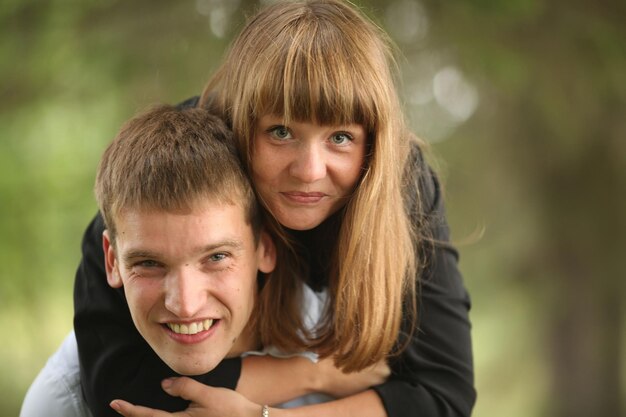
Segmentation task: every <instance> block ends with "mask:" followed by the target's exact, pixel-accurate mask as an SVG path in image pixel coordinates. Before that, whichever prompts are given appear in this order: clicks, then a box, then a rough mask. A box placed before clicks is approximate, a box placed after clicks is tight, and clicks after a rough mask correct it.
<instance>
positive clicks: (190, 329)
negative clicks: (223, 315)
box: [167, 319, 213, 334]
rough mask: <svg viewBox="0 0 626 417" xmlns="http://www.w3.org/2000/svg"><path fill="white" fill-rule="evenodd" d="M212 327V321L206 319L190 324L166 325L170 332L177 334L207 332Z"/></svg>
mask: <svg viewBox="0 0 626 417" xmlns="http://www.w3.org/2000/svg"><path fill="white" fill-rule="evenodd" d="M212 325H213V319H206V320H204V321H198V322H195V323H190V324H178V323H167V327H169V328H170V330H171V331H173V332H174V333H178V334H196V333H200V332H202V331H204V330H209V329H210V328H211V326H212Z"/></svg>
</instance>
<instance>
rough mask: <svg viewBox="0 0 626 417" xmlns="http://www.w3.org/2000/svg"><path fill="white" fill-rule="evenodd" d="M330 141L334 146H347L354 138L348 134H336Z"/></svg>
mask: <svg viewBox="0 0 626 417" xmlns="http://www.w3.org/2000/svg"><path fill="white" fill-rule="evenodd" d="M330 141H331V142H332V143H333V144H334V145H347V144H348V143H350V142H351V141H352V136H350V135H349V134H347V133H335V134H334V135H332V136H331V137H330Z"/></svg>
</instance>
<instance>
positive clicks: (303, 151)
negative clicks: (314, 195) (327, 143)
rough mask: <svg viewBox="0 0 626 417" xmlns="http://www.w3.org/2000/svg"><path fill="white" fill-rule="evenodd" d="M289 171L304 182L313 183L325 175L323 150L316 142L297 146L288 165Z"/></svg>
mask: <svg viewBox="0 0 626 417" xmlns="http://www.w3.org/2000/svg"><path fill="white" fill-rule="evenodd" d="M289 173H290V175H291V176H293V177H294V178H297V179H298V180H300V181H301V182H304V183H313V182H315V181H318V180H320V179H322V178H324V177H325V176H326V160H325V157H324V150H323V149H321V146H319V145H318V144H309V145H305V146H302V147H299V148H298V149H297V151H296V155H295V157H294V159H293V161H292V162H291V164H290V166H289Z"/></svg>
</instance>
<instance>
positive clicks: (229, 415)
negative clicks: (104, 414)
mask: <svg viewBox="0 0 626 417" xmlns="http://www.w3.org/2000/svg"><path fill="white" fill-rule="evenodd" d="M161 386H162V387H163V390H165V392H167V393H168V394H169V395H172V396H175V397H181V398H184V399H185V400H189V401H191V404H190V405H189V408H187V409H186V410H184V411H180V412H176V413H168V412H166V411H161V410H155V409H153V408H148V407H142V406H138V405H133V404H130V403H128V402H126V401H123V400H113V401H112V402H111V407H112V408H113V409H114V410H115V411H117V412H118V413H120V414H121V415H123V416H125V417H167V416H181V417H182V416H185V417H247V416H250V417H259V416H260V415H261V414H262V407H261V406H260V405H258V404H255V403H253V402H251V401H249V400H247V399H246V398H245V397H244V396H243V395H241V394H239V393H237V392H235V391H232V390H229V389H226V388H214V387H209V386H207V385H204V384H201V383H200V382H197V381H194V380H193V379H191V378H186V377H180V378H169V379H166V380H164V381H163V382H162V383H161Z"/></svg>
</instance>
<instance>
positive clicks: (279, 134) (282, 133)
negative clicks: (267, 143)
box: [268, 126, 291, 140]
mask: <svg viewBox="0 0 626 417" xmlns="http://www.w3.org/2000/svg"><path fill="white" fill-rule="evenodd" d="M268 132H269V134H270V135H272V136H273V137H274V138H275V139H280V140H285V139H291V132H289V129H287V127H286V126H274V127H271V128H269V129H268Z"/></svg>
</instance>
